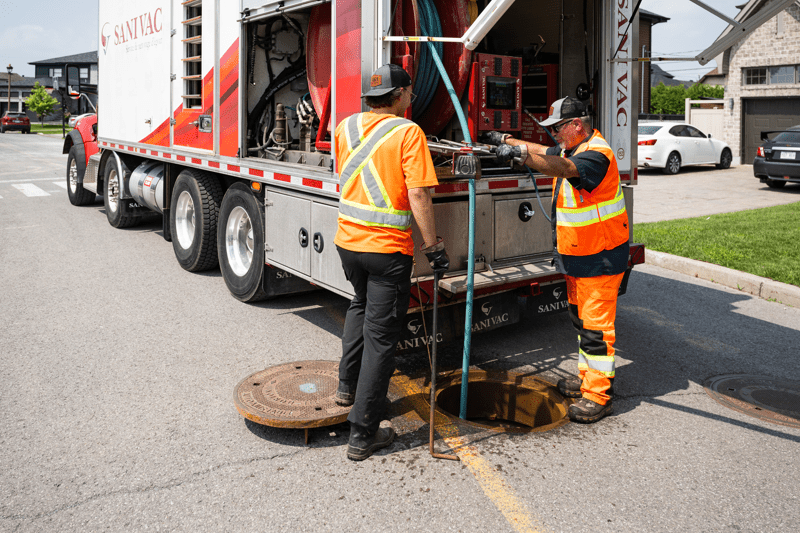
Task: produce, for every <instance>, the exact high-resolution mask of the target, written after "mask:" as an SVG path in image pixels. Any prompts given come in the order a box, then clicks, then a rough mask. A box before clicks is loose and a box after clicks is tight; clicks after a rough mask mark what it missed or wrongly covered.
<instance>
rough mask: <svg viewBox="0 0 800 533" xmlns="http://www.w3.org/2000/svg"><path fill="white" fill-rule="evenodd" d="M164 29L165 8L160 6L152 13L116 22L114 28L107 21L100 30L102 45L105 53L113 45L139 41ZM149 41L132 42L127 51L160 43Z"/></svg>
mask: <svg viewBox="0 0 800 533" xmlns="http://www.w3.org/2000/svg"><path fill="white" fill-rule="evenodd" d="M163 29H164V16H163V10H162V9H161V8H160V7H159V8H158V9H156V10H155V11H153V12H151V13H142V14H141V15H139V16H136V17H133V18H132V19H130V20H126V21H124V22H122V23H120V24H116V25H114V26H113V28H112V26H111V23H110V22H106V23H105V24H103V28H102V29H101V30H100V45H101V46H102V47H103V53H104V54H105V53H107V52H108V47H109V46H111V45H114V46H117V45H120V44H128V43H131V41H138V40H140V39H142V38H143V37H148V36H151V35H155V34H157V33H161V31H162V30H163ZM149 41H150V40H148V41H147V42H142V43H139V44H133V43H132V44H130V45H128V46H127V47H126V51H128V52H130V51H133V50H138V49H140V48H148V47H149V46H150V45H151V44H158V43H157V42H156V43H151V42H149Z"/></svg>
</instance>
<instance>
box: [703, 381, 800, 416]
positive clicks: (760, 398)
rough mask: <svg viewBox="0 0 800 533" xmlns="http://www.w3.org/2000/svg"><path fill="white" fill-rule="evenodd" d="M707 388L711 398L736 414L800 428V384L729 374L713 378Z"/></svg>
mask: <svg viewBox="0 0 800 533" xmlns="http://www.w3.org/2000/svg"><path fill="white" fill-rule="evenodd" d="M703 387H705V389H706V392H707V393H708V395H709V396H711V397H712V398H714V399H715V400H716V401H718V402H719V403H721V404H722V405H724V406H725V407H729V408H731V409H733V410H734V411H739V412H740V413H744V414H746V415H750V416H754V417H756V418H759V419H761V420H766V421H767V422H774V423H776V424H783V425H784V426H792V427H800V382H797V381H789V380H785V379H776V378H769V377H764V376H750V375H746V374H729V375H727V376H717V377H714V378H711V379H709V380H708V381H706V382H705V383H704V384H703Z"/></svg>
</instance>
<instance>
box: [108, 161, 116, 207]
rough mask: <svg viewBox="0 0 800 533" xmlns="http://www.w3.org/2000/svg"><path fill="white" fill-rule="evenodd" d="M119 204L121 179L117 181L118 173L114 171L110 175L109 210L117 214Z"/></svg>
mask: <svg viewBox="0 0 800 533" xmlns="http://www.w3.org/2000/svg"><path fill="white" fill-rule="evenodd" d="M118 203H119V179H117V171H116V170H114V169H112V170H111V172H110V173H109V174H108V208H109V209H110V210H111V211H112V212H114V213H116V212H117V204H118Z"/></svg>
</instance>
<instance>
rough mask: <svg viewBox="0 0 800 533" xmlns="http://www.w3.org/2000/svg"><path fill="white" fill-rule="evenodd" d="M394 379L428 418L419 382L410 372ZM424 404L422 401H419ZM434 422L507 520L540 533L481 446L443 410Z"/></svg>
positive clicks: (521, 530) (540, 527)
mask: <svg viewBox="0 0 800 533" xmlns="http://www.w3.org/2000/svg"><path fill="white" fill-rule="evenodd" d="M392 383H393V384H395V385H397V386H398V387H399V388H400V389H402V390H403V392H405V393H406V397H408V398H410V399H411V401H412V402H413V403H414V409H415V411H417V413H418V414H419V415H420V416H422V418H423V419H425V420H427V419H428V416H427V415H426V416H423V413H425V412H426V409H427V412H428V413H430V406H429V405H428V404H427V403H425V402H424V400H422V398H423V395H424V391H423V390H422V389H420V388H419V386H418V385H417V384H416V383H414V382H413V381H411V380H410V379H408V377H407V376H404V375H402V374H399V373H396V374H395V375H394V376H393V377H392ZM420 404H421V405H420ZM434 424H435V426H436V428H437V431H438V432H439V434H440V435H442V436H443V440H444V442H445V443H446V444H447V445H448V446H449V447H450V449H451V450H452V451H453V452H454V453H455V454H456V455H458V457H459V459H461V462H462V463H464V465H466V467H467V469H469V471H470V472H471V473H472V475H473V476H475V479H476V480H477V481H478V485H480V487H481V489H482V490H483V493H484V494H486V496H487V497H488V498H489V499H490V500H491V501H492V503H493V504H494V505H495V507H497V509H498V510H499V511H500V512H501V513H502V514H503V516H504V517H505V518H506V520H508V523H509V524H511V526H512V527H513V528H514V530H515V531H518V532H519V533H539V532H541V531H543V530H544V526H543V525H542V522H541V520H539V519H538V518H537V517H535V516H534V515H532V514H531V513H530V512H529V511H528V509H527V508H526V506H525V502H523V501H522V500H521V499H520V498H519V497H518V496H517V495H516V493H515V491H514V489H513V488H512V487H511V486H510V485H509V484H508V483H506V481H505V480H504V479H503V477H502V476H500V475H499V474H498V473H497V471H496V470H495V469H494V468H493V467H492V465H490V464H489V462H488V461H487V460H486V459H484V458H483V457H482V456H481V455H480V453H479V452H478V449H477V448H476V447H475V446H473V445H471V444H470V443H469V441H468V440H467V439H465V438H464V437H461V436H459V435H458V429H457V427H456V426H455V425H453V424H448V423H447V422H446V419H445V418H444V417H443V416H442V415H441V414H438V413H437V414H436V415H435V418H434Z"/></svg>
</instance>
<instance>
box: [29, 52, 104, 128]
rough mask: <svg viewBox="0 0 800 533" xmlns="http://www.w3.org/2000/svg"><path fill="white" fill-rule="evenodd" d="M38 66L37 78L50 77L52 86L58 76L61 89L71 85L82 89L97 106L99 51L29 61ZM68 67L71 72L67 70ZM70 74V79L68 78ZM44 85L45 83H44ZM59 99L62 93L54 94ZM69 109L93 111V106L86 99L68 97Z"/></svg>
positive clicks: (78, 112) (83, 111)
mask: <svg viewBox="0 0 800 533" xmlns="http://www.w3.org/2000/svg"><path fill="white" fill-rule="evenodd" d="M28 64H29V65H33V66H34V67H36V72H35V76H36V78H41V79H48V80H49V81H48V84H47V85H48V86H51V87H52V84H53V78H58V85H59V89H60V90H65V91H66V88H67V87H69V86H71V87H72V88H73V89H74V90H76V91H77V90H80V91H81V92H84V93H86V94H87V96H89V99H90V100H91V101H92V103H93V104H94V105H95V106H97V64H98V62H97V51H96V50H95V51H92V52H85V53H83V54H74V55H70V56H63V57H55V58H53V59H44V60H41V61H31V62H30V63H28ZM66 68H68V69H69V72H68V73H67V72H65V69H66ZM67 76H69V79H67ZM43 85H44V84H43ZM53 96H54V97H55V98H57V99H58V100H59V101H60V100H61V94H60V93H58V94H53ZM66 102H67V110H68V111H69V112H70V113H72V114H81V113H87V112H91V107H90V106H88V104H87V103H86V101H85V100H84V99H83V98H81V99H80V100H72V99H71V98H69V97H67V99H66Z"/></svg>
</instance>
